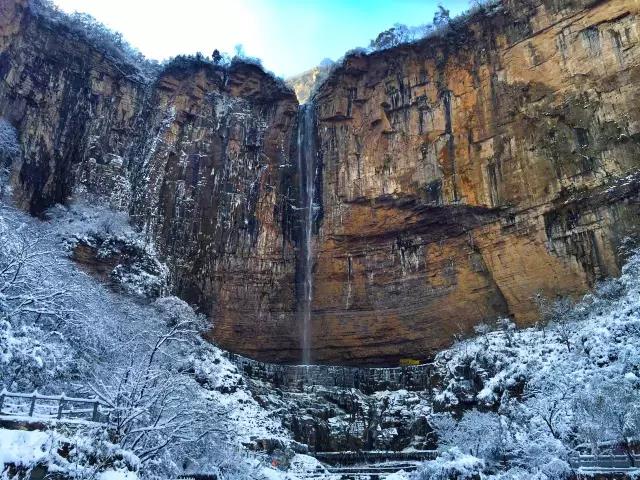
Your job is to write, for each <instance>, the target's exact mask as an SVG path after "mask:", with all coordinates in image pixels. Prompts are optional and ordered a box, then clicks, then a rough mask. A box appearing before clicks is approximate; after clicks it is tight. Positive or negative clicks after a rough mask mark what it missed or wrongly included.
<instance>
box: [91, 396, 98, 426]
mask: <svg viewBox="0 0 640 480" xmlns="http://www.w3.org/2000/svg"><path fill="white" fill-rule="evenodd" d="M91 418H92V420H93V421H94V422H97V421H98V401H97V400H96V401H95V402H94V403H93V416H92V417H91Z"/></svg>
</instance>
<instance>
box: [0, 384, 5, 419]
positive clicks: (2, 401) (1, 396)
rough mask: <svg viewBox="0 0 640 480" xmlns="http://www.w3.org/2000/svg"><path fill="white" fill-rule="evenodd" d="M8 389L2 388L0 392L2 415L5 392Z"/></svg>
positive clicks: (0, 411) (0, 410) (0, 412)
mask: <svg viewBox="0 0 640 480" xmlns="http://www.w3.org/2000/svg"><path fill="white" fill-rule="evenodd" d="M6 391H7V390H6V389H4V388H3V389H2V392H0V415H2V407H3V406H4V394H5V393H6Z"/></svg>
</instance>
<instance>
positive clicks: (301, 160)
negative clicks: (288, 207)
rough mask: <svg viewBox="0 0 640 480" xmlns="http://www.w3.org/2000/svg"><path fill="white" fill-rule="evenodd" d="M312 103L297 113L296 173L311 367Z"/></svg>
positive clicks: (305, 350) (305, 357)
mask: <svg viewBox="0 0 640 480" xmlns="http://www.w3.org/2000/svg"><path fill="white" fill-rule="evenodd" d="M314 134H315V132H314V111H313V104H305V105H301V106H300V110H299V113H298V172H299V175H298V177H299V182H300V184H299V188H300V201H301V211H302V229H301V230H302V252H301V253H302V258H301V273H302V292H301V294H302V295H301V297H302V298H301V299H300V300H301V301H300V303H301V304H300V315H301V321H302V338H301V343H302V364H303V365H310V364H311V302H312V300H313V223H314V220H315V205H314V202H313V199H314V192H315V173H316V172H315V164H316V162H315V141H314Z"/></svg>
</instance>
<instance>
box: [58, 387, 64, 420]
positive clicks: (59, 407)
mask: <svg viewBox="0 0 640 480" xmlns="http://www.w3.org/2000/svg"><path fill="white" fill-rule="evenodd" d="M63 405H64V393H63V394H62V395H61V396H60V400H58V420H60V419H61V418H62V408H63Z"/></svg>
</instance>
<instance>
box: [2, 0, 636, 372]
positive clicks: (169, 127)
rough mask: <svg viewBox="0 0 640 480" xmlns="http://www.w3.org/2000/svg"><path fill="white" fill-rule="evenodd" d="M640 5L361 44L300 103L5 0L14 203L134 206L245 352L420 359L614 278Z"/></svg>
mask: <svg viewBox="0 0 640 480" xmlns="http://www.w3.org/2000/svg"><path fill="white" fill-rule="evenodd" d="M639 14H640V4H639V3H638V2H637V1H635V0H608V1H602V0H503V1H502V2H500V3H498V4H495V5H492V6H490V7H486V8H480V9H478V10H477V11H476V12H475V13H471V14H469V15H467V16H465V17H463V18H460V19H456V20H453V21H452V22H451V23H450V24H449V25H448V26H447V27H446V28H444V29H441V30H438V31H436V32H434V33H433V34H432V35H430V36H429V37H427V38H425V39H423V40H420V41H418V42H415V43H411V44H404V45H399V46H397V47H393V48H390V49H387V50H383V51H378V52H372V53H362V52H354V53H351V54H348V55H347V56H346V57H345V58H344V60H343V61H342V62H341V63H339V64H337V65H336V66H334V67H333V68H332V69H331V71H330V72H329V73H328V76H327V78H326V79H324V80H323V81H322V82H321V83H320V84H319V85H318V86H317V88H316V89H315V92H314V93H313V94H312V95H311V97H310V99H309V100H308V101H307V103H305V104H304V105H299V102H298V99H297V98H296V95H295V93H294V92H293V90H292V89H290V88H289V87H287V85H286V84H285V83H284V82H283V81H281V80H279V79H277V78H275V77H274V76H273V75H270V74H268V73H266V72H265V71H264V70H263V69H262V68H261V67H259V66H257V65H255V64H252V63H250V62H245V61H233V62H231V64H230V65H225V66H221V65H217V64H215V63H213V62H210V61H207V60H204V59H199V58H182V59H181V58H178V59H176V60H174V61H172V62H169V63H168V64H166V65H164V66H162V67H158V68H156V69H155V70H150V71H146V70H145V69H144V68H142V67H141V66H140V65H138V64H136V63H135V62H133V61H131V60H130V59H129V58H128V57H127V56H126V55H124V54H121V52H118V51H117V50H113V51H112V50H107V51H105V50H101V49H99V48H96V46H95V44H94V43H92V42H91V41H90V39H87V38H84V37H83V36H82V35H80V34H79V33H78V32H76V31H74V30H73V29H71V28H69V27H67V26H65V25H64V24H62V23H60V22H57V21H56V19H55V18H51V17H49V16H47V15H45V14H43V13H42V12H41V11H39V10H38V9H37V8H35V7H34V6H33V4H32V3H29V2H27V1H26V0H0V117H2V118H5V119H6V120H7V121H9V122H10V123H11V124H12V125H14V126H15V128H16V130H17V132H18V135H19V140H20V145H21V148H22V153H21V156H20V159H19V161H16V162H14V165H12V166H11V168H12V179H11V182H12V186H13V193H14V197H15V199H16V202H17V203H18V205H19V206H20V207H21V208H23V209H24V210H27V211H29V212H30V213H32V214H34V215H38V216H42V217H44V218H46V216H47V210H48V209H49V208H50V207H52V206H54V205H55V204H56V203H67V202H71V201H73V200H74V199H77V198H80V197H82V198H86V199H89V200H90V201H91V202H94V203H96V204H98V203H104V204H107V205H109V206H110V207H112V208H114V209H118V210H122V211H124V212H127V213H128V214H129V215H130V218H131V219H132V221H133V223H134V224H135V225H136V227H137V228H138V229H139V230H140V231H141V232H144V234H145V236H146V238H147V239H148V241H149V242H150V243H152V244H153V245H154V246H155V248H156V249H157V251H158V253H159V256H160V258H162V260H163V261H164V262H165V263H166V264H167V266H168V269H169V280H168V284H169V285H170V288H171V290H172V292H175V294H177V295H179V296H180V297H181V298H183V299H185V300H186V301H188V302H189V303H191V304H193V305H197V306H198V307H199V309H200V311H202V312H203V313H206V314H207V315H208V316H209V317H210V319H211V325H212V328H211V330H210V332H209V334H208V335H209V336H210V338H211V340H213V341H214V342H216V343H217V344H219V345H220V346H222V347H223V348H225V349H228V350H230V351H232V352H236V353H239V354H242V355H244V356H247V357H250V358H253V359H257V360H261V361H267V362H276V363H300V362H303V363H320V364H332V365H357V366H395V365H398V363H399V362H403V361H408V360H411V361H426V360H428V359H430V358H432V357H433V355H434V354H435V353H436V352H437V351H438V350H439V349H441V348H444V347H446V346H448V345H450V344H451V343H452V342H453V341H454V339H456V338H460V337H464V336H467V335H470V334H471V333H472V332H473V327H474V326H476V325H478V324H480V323H482V322H489V321H492V320H494V319H496V318H498V317H510V318H512V319H513V320H514V321H515V322H516V323H517V324H518V325H520V326H526V325H531V324H533V323H535V322H537V321H538V320H539V313H538V308H537V299H538V298H540V297H548V298H555V297H556V296H570V297H578V296H580V295H582V294H584V293H585V292H587V291H588V290H589V289H590V288H592V287H593V286H594V285H595V283H596V282H597V281H599V280H601V279H604V278H606V277H609V276H616V275H618V274H619V273H620V268H621V265H622V263H623V261H624V255H625V252H626V251H627V249H629V248H631V247H633V246H634V245H633V240H632V239H633V238H638V234H639V233H640V232H639V231H638V230H639V229H640V216H639V214H640V203H639V202H638V200H639V196H640V191H639V186H640V110H639V109H638V108H637V106H638V104H639V103H640V42H639V38H638V37H639V35H640V29H639V27H638V25H639V23H638V15H639ZM76 258H77V260H78V261H80V262H84V263H87V264H93V265H94V268H95V264H96V263H99V262H100V261H106V260H105V259H100V258H97V253H96V252H95V251H93V250H92V249H91V248H90V246H87V247H86V248H84V249H83V250H82V251H79V252H78V254H77V255H76ZM305 352H306V353H305Z"/></svg>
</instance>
